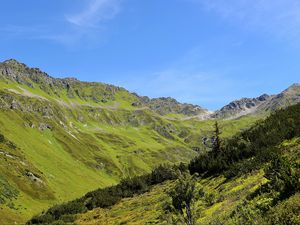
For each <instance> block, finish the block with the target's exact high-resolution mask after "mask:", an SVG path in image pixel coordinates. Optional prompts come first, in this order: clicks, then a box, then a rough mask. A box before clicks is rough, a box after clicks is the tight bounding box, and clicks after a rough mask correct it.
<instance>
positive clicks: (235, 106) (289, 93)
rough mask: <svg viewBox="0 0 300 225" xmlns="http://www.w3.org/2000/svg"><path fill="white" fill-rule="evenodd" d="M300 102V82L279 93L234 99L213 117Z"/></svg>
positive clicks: (266, 109)
mask: <svg viewBox="0 0 300 225" xmlns="http://www.w3.org/2000/svg"><path fill="white" fill-rule="evenodd" d="M297 103H300V84H297V83H296V84H293V85H291V86H290V87H289V88H287V89H286V90H284V91H283V92H281V93H279V94H277V95H271V96H269V95H267V94H263V95H261V96H259V97H257V98H242V99H240V100H237V101H233V102H231V103H229V104H228V105H226V106H224V107H223V108H221V109H220V110H218V111H216V112H215V113H213V114H212V115H211V118H226V119H228V118H237V117H240V116H243V115H248V114H255V113H269V112H273V111H275V110H278V109H281V108H285V107H288V106H291V105H294V104H297Z"/></svg>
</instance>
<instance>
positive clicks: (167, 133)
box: [0, 60, 258, 224]
mask: <svg viewBox="0 0 300 225" xmlns="http://www.w3.org/2000/svg"><path fill="white" fill-rule="evenodd" d="M165 102H168V103H165ZM136 103H138V104H136ZM197 113H200V114H197ZM202 113H204V114H205V113H206V110H203V109H202V108H201V107H198V106H193V105H190V104H181V103H178V102H177V101H175V100H173V99H170V98H161V99H148V98H145V97H139V96H137V95H136V94H132V93H130V92H128V91H127V90H125V89H124V88H120V87H116V86H113V85H108V84H103V83H88V82H81V81H78V80H76V79H74V78H66V79H58V78H53V77H51V76H49V75H48V74H46V73H44V72H42V71H41V70H39V69H36V68H29V67H27V66H26V65H25V64H22V63H20V62H17V61H16V60H8V61H5V62H3V63H0V124H1V127H0V134H1V137H2V141H1V143H0V174H1V175H0V183H1V186H0V188H1V196H0V199H1V200H0V204H1V207H0V215H1V216H0V223H1V224H11V223H23V222H25V221H26V220H28V219H29V218H31V217H32V216H33V215H35V214H37V213H39V212H41V211H43V210H45V209H46V208H48V207H49V206H51V205H53V204H56V203H60V202H64V201H68V200H71V199H74V198H76V197H79V196H81V195H83V194H84V193H86V192H88V191H91V190H94V189H96V188H99V187H106V186H109V185H112V184H116V183H118V182H119V181H120V179H122V178H124V177H128V176H136V175H141V174H144V173H148V172H150V171H151V170H152V169H153V168H154V167H156V166H157V165H160V164H163V163H172V164H173V163H178V162H188V161H189V160H190V159H191V158H193V157H194V156H195V155H196V154H197V151H198V150H199V146H203V143H202V138H203V137H204V136H208V135H210V134H211V130H212V124H213V121H201V120H199V119H197V118H194V115H195V114H197V115H200V116H201V115H202ZM185 117H191V118H190V119H184V120H183V118H185ZM257 119H258V118H256V117H247V118H241V119H240V120H236V121H232V122H229V121H224V122H223V123H222V124H221V126H222V127H223V130H224V134H223V135H224V136H231V135H232V134H234V133H236V132H238V131H240V129H241V128H244V127H247V126H249V124H251V123H253V122H255V121H256V120H257ZM66 187H67V188H66Z"/></svg>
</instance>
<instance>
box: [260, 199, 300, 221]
mask: <svg viewBox="0 0 300 225" xmlns="http://www.w3.org/2000/svg"><path fill="white" fill-rule="evenodd" d="M299 215H300V196H299V194H297V195H295V196H292V197H291V198H290V199H289V200H288V201H285V202H283V203H281V204H279V205H278V206H276V207H274V208H272V209H271V210H270V211H269V212H268V213H267V215H266V216H265V217H264V221H263V222H262V223H261V224H262V225H269V224H271V225H298V224H300V216H299Z"/></svg>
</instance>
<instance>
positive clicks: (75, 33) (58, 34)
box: [0, 0, 122, 49]
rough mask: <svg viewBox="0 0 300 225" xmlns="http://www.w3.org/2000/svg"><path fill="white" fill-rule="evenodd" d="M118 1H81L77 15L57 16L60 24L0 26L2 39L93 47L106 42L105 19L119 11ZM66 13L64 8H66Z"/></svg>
mask: <svg viewBox="0 0 300 225" xmlns="http://www.w3.org/2000/svg"><path fill="white" fill-rule="evenodd" d="M121 1H122V0H85V1H82V2H83V3H84V4H82V10H81V11H79V12H77V13H74V14H72V13H70V14H65V15H63V14H62V15H57V18H61V20H60V21H58V20H55V21H47V23H42V24H39V23H36V24H31V25H16V24H7V25H6V26H2V27H0V31H1V33H4V34H5V35H3V36H2V38H21V39H29V40H50V41H53V42H55V43H59V44H62V45H64V46H66V47H69V48H72V49H73V48H74V46H77V47H78V46H85V47H88V46H94V45H95V44H96V45H99V44H100V43H102V41H103V40H105V39H106V34H105V30H106V26H105V25H104V24H103V23H104V22H105V21H107V20H111V19H113V18H114V17H115V16H117V15H118V13H120V12H121ZM67 10H68V9H67Z"/></svg>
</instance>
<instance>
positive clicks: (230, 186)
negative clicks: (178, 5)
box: [76, 138, 300, 225]
mask: <svg viewBox="0 0 300 225" xmlns="http://www.w3.org/2000/svg"><path fill="white" fill-rule="evenodd" d="M281 148H282V149H283V150H284V152H285V154H286V155H288V156H290V157H292V158H297V159H298V160H300V139H299V138H295V139H293V140H291V141H285V142H283V143H282V145H281ZM263 175H264V172H263V170H262V169H260V170H257V171H254V172H252V173H251V174H247V175H244V176H242V177H236V178H233V179H230V180H226V179H225V178H224V177H223V176H218V177H209V178H205V179H199V180H198V186H199V187H203V191H204V193H205V196H208V195H210V194H211V195H212V196H213V198H212V201H209V200H208V198H207V197H202V198H198V199H197V201H196V203H195V205H194V207H193V211H194V213H195V216H196V220H197V224H201V225H204V224H238V222H237V221H235V220H234V217H232V213H233V212H234V210H238V211H240V208H239V207H241V206H242V205H243V203H244V201H245V200H246V198H247V196H249V195H250V194H251V193H254V192H255V190H257V189H258V188H259V187H260V186H261V185H263V184H264V183H266V182H267V180H266V179H265V178H264V177H263ZM172 185H173V184H172V183H170V182H167V183H165V184H162V185H157V186H155V187H154V188H153V189H152V191H151V192H149V193H145V194H143V195H139V196H135V197H133V198H127V199H123V200H122V201H121V202H120V203H118V204H116V205H114V206H113V207H112V208H110V209H94V210H92V211H89V212H87V213H85V214H81V215H78V219H77V221H76V224H78V225H93V224H95V225H96V224H109V225H110V224H112V225H113V224H136V225H137V224H171V217H172V215H171V214H169V213H167V212H166V211H165V210H164V208H165V205H168V204H170V198H169V197H168V195H167V194H166V193H167V191H168V190H169V189H171V188H172ZM299 200H300V195H299V194H296V195H294V196H291V197H290V198H289V199H287V200H285V201H284V202H280V203H278V205H276V206H275V207H274V209H272V210H271V211H274V212H276V210H277V209H281V210H282V209H283V208H284V207H288V206H289V205H297V204H298V207H299ZM265 201H268V199H265V198H264V197H258V198H255V199H254V200H252V201H251V202H250V203H248V204H252V205H256V206H258V207H259V206H260V205H261V207H263V205H264V202H265ZM297 202H298V203H297ZM242 207H243V206H242ZM178 224H181V223H180V222H179V223H178Z"/></svg>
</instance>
